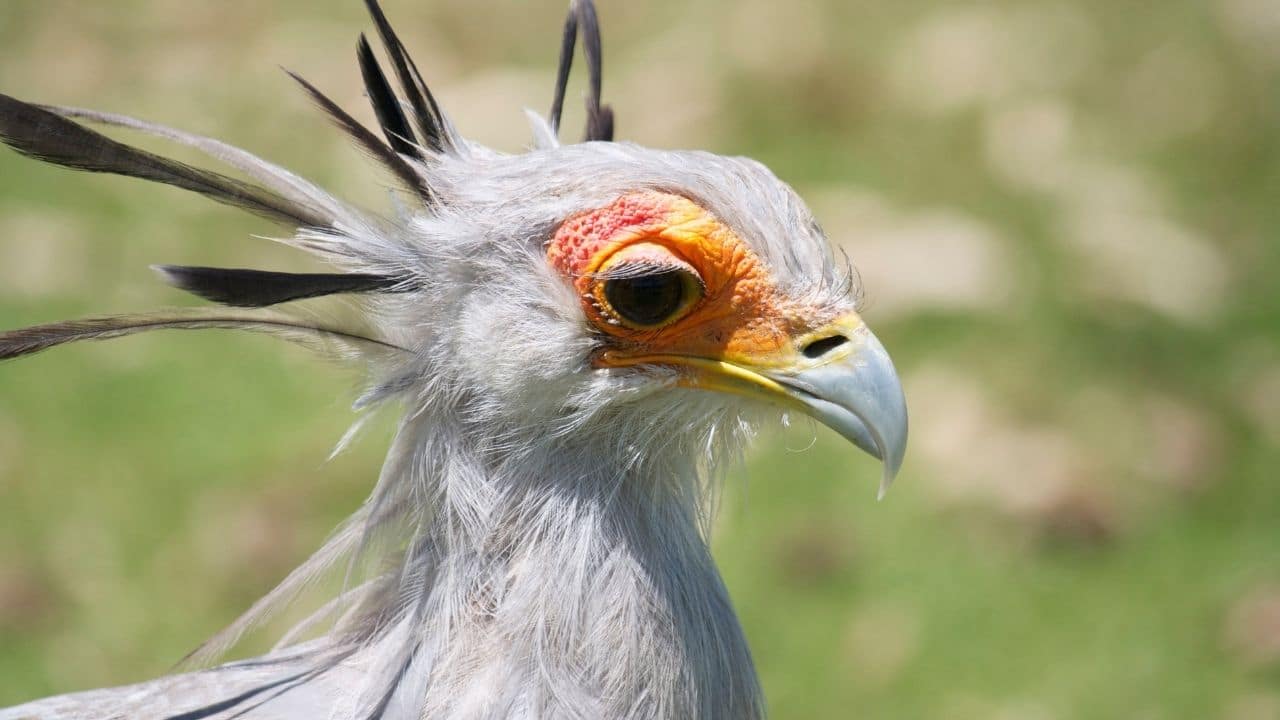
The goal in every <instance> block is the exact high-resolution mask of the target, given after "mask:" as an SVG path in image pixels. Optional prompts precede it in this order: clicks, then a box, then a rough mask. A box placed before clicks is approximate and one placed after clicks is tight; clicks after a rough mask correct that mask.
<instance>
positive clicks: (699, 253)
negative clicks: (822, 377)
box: [547, 191, 838, 368]
mask: <svg viewBox="0 0 1280 720" xmlns="http://www.w3.org/2000/svg"><path fill="white" fill-rule="evenodd" d="M547 260H548V262H549V263H550V264H551V266H552V267H554V268H555V269H556V270H558V271H559V272H560V273H562V274H563V275H565V276H566V277H568V278H569V279H570V280H571V281H572V282H573V284H574V287H575V288H576V289H577V291H578V293H579V296H580V298H581V299H582V307H583V310H584V312H585V313H586V315H587V318H588V320H589V321H590V322H591V323H592V325H594V326H595V327H596V328H597V329H598V330H600V331H601V332H603V333H605V334H607V335H609V336H610V337H611V338H613V339H614V340H615V342H614V343H613V344H612V347H610V348H609V349H608V350H606V351H605V352H604V353H603V354H602V355H601V357H599V358H598V359H597V363H598V364H600V365H604V366H620V365H632V364H637V363H639V362H647V361H650V360H652V361H659V360H660V358H664V357H683V358H704V359H708V360H713V361H725V362H728V363H733V364H741V365H745V366H748V367H758V368H776V367H794V366H795V365H796V364H797V362H803V358H802V356H801V354H800V352H799V350H798V349H797V348H798V347H803V345H804V343H805V342H807V341H808V339H809V338H807V337H806V336H807V335H809V334H810V333H811V332H812V331H813V330H815V329H819V328H823V327H824V326H828V325H829V324H830V323H831V321H833V320H834V319H835V318H836V315H837V314H838V313H836V312H833V311H832V309H830V308H820V307H809V306H801V305H800V304H799V303H797V302H796V301H794V300H792V299H791V298H789V297H787V296H786V295H785V294H784V293H783V292H782V291H781V290H779V288H778V287H777V285H776V283H775V282H774V281H773V278H772V277H771V276H770V274H769V272H768V269H767V268H766V267H765V265H764V263H763V262H762V261H761V260H760V257H759V256H758V255H756V254H755V252H754V251H752V250H751V248H750V247H748V246H747V244H746V243H745V242H743V241H742V239H741V238H740V237H738V235H737V234H736V233H734V232H733V230H731V229H730V228H728V227H727V226H725V225H724V224H723V223H722V222H720V220H719V219H717V218H716V217H715V216H713V215H712V214H711V213H709V212H707V211H706V210H705V209H703V208H702V207H700V206H699V205H697V204H696V203H694V202H693V201H691V200H689V199H688V198H685V197H681V196H678V195H671V194H667V193H660V192H656V191H644V192H636V193H628V194H626V195H623V196H622V197H620V198H619V199H618V200H616V201H614V202H613V203H612V204H610V205H608V206H606V207H603V208H599V209H597V210H592V211H589V212H586V213H582V214H580V215H576V216H574V217H572V218H570V219H568V220H566V221H565V222H564V223H563V224H562V225H561V226H560V228H559V229H558V230H557V231H556V234H555V236H554V237H553V238H552V241H551V243H550V245H549V246H548V249H547ZM633 262H642V263H644V264H645V265H647V266H653V265H657V266H659V267H667V268H671V269H682V270H685V271H692V273H693V274H694V275H696V276H697V277H698V278H699V279H700V280H701V282H702V286H703V293H702V296H701V298H699V299H697V300H696V301H695V302H692V303H690V304H689V305H688V306H687V307H686V308H682V309H681V310H680V311H678V312H676V313H675V314H674V316H673V317H672V318H671V319H669V320H667V321H665V322H664V323H661V324H659V325H658V326H656V327H650V328H635V327H631V326H629V324H628V323H626V322H625V321H623V320H622V319H621V318H620V317H619V316H618V315H617V314H616V313H615V312H613V311H612V308H611V307H610V306H609V303H608V300H607V299H606V297H605V293H604V285H605V279H604V278H603V277H601V275H600V273H602V272H603V271H606V270H609V269H610V268H615V267H618V266H619V265H625V264H628V263H633Z"/></svg>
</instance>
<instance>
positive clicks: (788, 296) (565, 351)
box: [386, 142, 907, 484]
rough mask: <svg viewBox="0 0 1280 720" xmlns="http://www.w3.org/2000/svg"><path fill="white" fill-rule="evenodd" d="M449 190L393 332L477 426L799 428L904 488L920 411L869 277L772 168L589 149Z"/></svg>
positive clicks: (613, 430)
mask: <svg viewBox="0 0 1280 720" xmlns="http://www.w3.org/2000/svg"><path fill="white" fill-rule="evenodd" d="M432 173H433V175H432V178H433V182H432V186H433V187H434V188H437V189H438V191H439V199H440V205H441V208H442V209H441V211H440V212H438V213H436V214H434V215H433V216H431V217H429V218H419V219H416V220H415V221H414V222H413V223H412V224H411V225H410V226H409V227H407V228H405V232H407V233H409V234H413V235H415V236H416V237H417V242H416V243H415V247H416V248H418V250H417V253H418V255H419V260H418V270H417V272H415V273H414V280H413V284H414V286H415V287H416V288H418V290H417V292H415V293H413V294H406V295H403V296H399V297H396V298H394V300H393V303H394V304H395V306H396V308H395V309H394V310H390V311H388V312H387V314H386V317H388V318H394V319H393V320H391V321H390V322H389V323H388V326H387V329H388V330H389V331H394V328H408V327H413V328H416V331H415V332H416V335H412V336H409V337H402V338H400V339H399V341H400V342H404V343H406V344H410V345H412V346H414V347H415V348H418V349H419V351H420V352H422V353H423V354H424V357H425V358H426V362H425V363H424V364H423V365H422V366H421V367H420V368H418V369H417V370H416V372H418V373H419V380H427V381H428V384H429V386H430V388H431V391H430V392H431V393H439V392H441V391H442V390H444V391H445V394H446V395H447V394H448V393H449V392H450V391H451V392H453V393H455V394H456V393H464V394H466V395H467V397H466V398H465V400H464V401H462V404H464V405H465V406H466V407H468V408H469V413H470V416H471V417H472V418H475V419H478V420H479V421H480V422H478V423H477V424H480V425H483V426H485V427H495V426H500V427H503V428H506V430H507V432H509V433H511V435H512V436H513V437H518V438H523V439H525V440H527V439H529V438H533V437H536V436H544V437H548V436H565V435H568V434H570V433H578V434H584V433H585V434H592V435H593V440H595V441H597V442H598V441H599V440H600V438H598V437H594V436H596V435H598V434H600V433H608V434H609V435H610V436H611V437H609V438H606V440H608V441H609V442H612V443H613V444H621V445H626V444H632V445H636V446H644V445H646V444H648V443H654V442H657V443H661V442H662V440H663V439H664V438H669V437H670V436H671V435H672V434H682V435H686V436H692V437H708V436H710V435H712V434H714V433H716V432H717V431H720V432H721V433H722V434H726V433H723V431H724V430H726V429H729V430H735V429H739V428H744V427H748V426H750V425H751V424H753V423H752V422H751V420H752V419H753V418H759V417H761V416H762V414H763V413H767V412H768V410H769V409H773V410H774V411H775V412H774V414H775V415H776V411H777V410H779V409H781V410H783V411H799V412H802V413H806V414H809V415H811V416H813V417H815V418H816V419H818V420H819V421H820V422H822V423H824V424H826V425H829V426H830V427H831V428H833V429H834V430H836V431H837V432H839V433H840V434H842V435H843V436H845V437H846V438H848V439H849V440H851V441H852V442H853V443H855V444H856V445H857V446H858V447H860V448H862V449H863V450H865V451H867V452H869V453H871V454H872V455H874V456H875V457H877V458H879V459H881V460H882V461H883V463H884V482H885V484H887V483H888V481H889V480H891V479H892V477H893V475H894V474H895V473H896V471H897V469H898V467H899V466H900V464H901V461H902V456H903V451H904V447H905V441H906V434H907V418H906V409H905V404H904V401H903V397H902V391H901V389H900V386H899V384H898V380H897V378H896V375H895V373H894V368H893V365H892V363H891V362H890V360H889V357H888V355H887V354H886V352H885V350H884V348H883V347H882V346H881V345H880V343H879V341H877V339H876V338H875V336H874V335H873V334H872V333H871V332H870V330H869V329H868V328H867V326H866V325H865V323H864V322H863V321H862V318H861V316H860V315H859V313H858V300H859V298H860V292H859V288H858V286H857V282H856V277H855V276H854V275H853V273H852V271H851V269H850V267H849V265H848V264H847V263H845V262H841V260H842V258H841V256H839V255H837V254H836V253H835V252H834V251H833V248H832V246H831V244H830V242H829V241H828V239H827V238H826V236H825V235H824V234H823V232H822V230H821V229H820V227H819V225H818V224H817V222H816V221H815V220H814V218H813V216H812V214H811V213H810V212H809V211H808V209H807V208H806V207H805V205H804V203H803V202H802V201H801V200H800V199H799V198H798V197H797V195H796V194H795V192H794V191H792V189H791V188H790V187H788V186H787V185H786V184H784V183H783V182H781V181H780V180H779V179H778V178H777V177H775V176H774V175H773V174H772V173H771V172H769V171H768V170H767V169H766V168H765V167H764V166H763V165H760V164H759V163H756V162H754V161H751V160H747V159H744V158H729V157H721V156H716V155H711V154H707V153H696V152H669V151H656V150H650V149H646V148H642V147H639V146H635V145H631V144H624V143H614V142H609V143H606V142H589V143H582V144H575V145H567V146H557V147H549V148H545V149H541V150H536V151H533V152H530V153H525V154H521V155H511V156H490V157H487V158H485V159H484V160H483V161H480V160H477V159H476V158H474V157H470V158H463V159H456V160H452V161H445V162H442V163H439V164H437V165H436V166H435V167H434V168H433V169H432ZM412 318H417V322H416V323H415V322H413V320H412ZM762 411H763V412H762ZM606 420H607V422H606ZM727 434H728V435H732V434H733V433H727Z"/></svg>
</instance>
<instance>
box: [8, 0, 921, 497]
mask: <svg viewBox="0 0 1280 720" xmlns="http://www.w3.org/2000/svg"><path fill="white" fill-rule="evenodd" d="M367 4H368V6H369V9H370V11H371V13H372V15H373V18H374V21H375V24H376V25H377V28H378V32H379V34H380V36H381V38H382V40H383V43H384V45H385V47H386V52H387V56H388V58H389V60H390V63H391V66H392V68H393V71H394V75H395V77H396V79H397V80H398V81H399V84H400V86H401V91H400V93H397V92H396V91H395V90H394V89H393V88H392V85H391V82H390V81H389V80H388V77H387V76H386V75H385V74H384V71H383V69H382V67H381V65H380V64H379V62H378V61H377V59H376V58H375V56H374V53H373V51H372V49H371V47H370V45H369V43H368V42H367V41H366V40H365V39H364V38H363V37H361V39H360V43H359V46H358V58H359V61H360V67H361V71H362V74H363V76H364V80H365V85H366V89H367V94H368V96H369V98H370V100H371V102H372V104H373V109H374V112H375V114H376V116H377V118H378V121H379V125H380V128H381V130H382V134H383V135H384V137H385V140H383V139H382V138H379V137H378V136H377V135H375V134H374V133H373V132H371V131H370V130H368V129H366V128H365V127H364V126H363V125H361V124H360V123H359V122H357V121H356V120H354V119H353V118H352V117H351V116H350V115H348V114H346V112H344V111H343V110H342V109H340V108H339V107H338V106H337V105H336V104H335V103H333V102H332V101H331V100H329V99H328V98H327V97H325V96H324V95H322V94H321V93H320V92H319V91H318V90H317V89H316V88H315V87H314V86H312V85H311V84H309V83H307V82H306V81H305V80H302V79H301V78H299V77H297V76H294V77H295V79H297V80H298V81H299V82H300V83H301V84H302V85H303V88H304V89H305V90H306V92H307V93H308V94H309V95H310V96H311V98H312V99H313V100H314V101H315V102H316V103H317V104H318V105H319V106H320V107H321V109H323V110H324V111H325V112H326V113H327V114H328V115H329V116H330V117H331V118H332V119H333V120H335V122H336V123H337V125H338V126H339V127H340V128H341V129H343V130H344V131H346V132H347V134H348V135H350V136H351V138H352V139H353V140H354V141H355V142H356V143H357V144H358V145H359V146H360V147H361V148H362V149H364V150H365V151H366V152H367V153H369V154H370V155H372V156H374V157H375V158H376V159H378V160H380V161H381V162H382V164H383V165H384V166H385V167H386V168H387V169H388V170H389V171H390V173H391V175H392V176H393V177H394V178H395V179H396V181H397V183H398V184H399V185H400V186H401V188H402V189H403V190H405V191H406V193H405V194H404V195H402V196H401V198H402V199H403V198H405V197H407V198H408V201H409V202H408V203H407V204H406V203H404V202H400V203H398V205H397V208H398V210H397V212H396V213H394V214H393V215H391V216H380V215H374V214H371V213H368V212H365V211H362V210H358V209H354V208H352V207H351V206H349V205H347V204H345V203H343V202H341V201H339V200H337V199H335V198H333V197H332V196H330V195H329V194H327V193H325V192H323V191H322V190H319V189H318V188H316V187H315V186H313V185H311V184H310V183H307V182H306V181H303V180H301V179H300V178H297V177H296V176H294V175H292V174H291V173H288V172H287V171H284V170H282V169H280V168H278V167H276V166H274V165H271V164H270V163H267V162H265V161H263V160H260V159H259V158H256V157H253V156H251V155H249V154H248V153H245V152H244V151H242V150H239V149H236V148H232V147H230V146H226V145H224V144H222V143H218V142H216V141H213V140H209V139H207V138H201V137H198V136H194V135H190V134H187V133H182V132H181V131H177V130H172V129H170V128H162V127H159V126H154V125H150V124H148V123H143V122H141V121H137V120H133V119H131V118H124V117H121V116H115V115H108V114H104V113H94V112H90V111H85V110H77V109H72V108H57V107H48V106H36V105H30V104H27V103H23V102H20V101H17V100H14V99H12V98H8V97H4V96H0V140H3V141H4V142H6V143H7V144H9V145H11V146H12V147H14V148H15V149H17V150H18V151H20V152H22V153H25V154H27V155H30V156H33V157H36V158H39V159H42V160H46V161H50V162H54V163H56V164H61V165H64V166H69V167H73V168H77V169H87V170H93V171H100V172H102V171H105V172H114V173H118V174H124V175H132V176H135V177H141V178H145V179H149V180H158V181H160V182H165V183H168V184H171V185H176V186H179V187H182V188H185V189H188V190H194V191H196V192H200V193H202V194H205V195H208V196H211V197H213V198H214V199H216V200H219V201H221V202H226V203H229V204H234V205H237V206H240V207H243V208H246V209H248V210H250V211H253V212H255V213H257V214H260V215H264V216H267V217H269V218H271V219H273V220H276V221H279V222H282V223H283V224H285V225H287V226H291V227H293V228H295V229H296V233H297V234H296V235H295V236H294V237H293V238H291V239H289V240H288V242H291V243H293V244H294V245H296V246H298V247H301V248H304V249H306V250H309V251H311V252H314V253H316V254H319V255H320V256H322V257H323V258H324V259H325V260H328V261H330V262H331V263H333V264H334V265H335V266H337V269H339V270H341V271H342V272H338V273H331V274H312V275H296V274H287V273H271V272H262V271H255V270H227V269H214V268H192V267H176V266H163V267H161V268H159V270H160V271H161V272H162V274H163V275H164V276H165V278H166V279H167V280H168V281H169V282H171V283H172V284H174V285H177V286H178V287H180V288H183V289H186V290H189V291H192V292H194V293H196V294H198V295H201V296H203V297H205V298H207V299H211V300H215V301H217V302H219V303H222V304H224V305H231V306H240V307H257V308H261V307H265V306H269V305H277V304H280V303H283V302H289V301H293V300H299V299H306V298H311V297H315V296H319V295H327V294H333V293H360V294H363V295H365V296H366V298H368V299H369V302H368V303H367V307H368V318H369V321H370V322H369V324H370V325H371V326H372V327H373V328H374V329H375V331H374V332H373V333H372V334H360V333H356V332H350V331H344V330H342V329H339V328H334V327H328V326H321V325H319V324H317V323H314V322H302V321H298V320H297V319H281V318H280V317H279V316H276V315H271V316H263V315H254V314H243V315H242V314H232V313H228V312H218V313H214V314H212V315H209V314H205V315H199V314H197V315H191V314H166V315H161V316H159V317H156V316H148V317H145V318H104V319H99V320H94V321H82V322H78V323H64V324H58V325H51V326H42V327H39V328H31V329H27V330H21V331H16V332H11V333H6V334H4V335H2V336H0V357H13V356H16V355H20V354H25V353H29V352H33V351H37V350H42V349H44V348H46V347H49V346H51V345H54V344H58V343H60V342H65V341H67V340H74V339H82V338H99V337H113V336H117V335H120V334H125V333H128V332H133V331H137V330H145V329H155V328H168V327H179V328H181V327H243V328H247V329H254V330H266V331H270V332H283V333H285V334H289V335H292V336H298V335H303V336H307V337H310V338H312V339H314V338H316V337H319V338H321V339H323V340H326V341H336V342H339V343H340V344H343V345H344V346H345V345H351V346H355V347H357V349H358V350H360V351H361V352H364V351H366V350H369V349H372V350H376V351H378V352H379V353H384V352H387V351H390V354H391V355H392V359H391V360H390V361H388V362H384V363H382V364H381V365H379V367H378V370H377V371H376V373H375V379H374V382H373V384H372V389H371V390H370V391H369V392H368V393H366V395H365V397H364V399H363V402H365V403H369V404H372V403H376V402H378V401H381V400H385V399H388V398H391V397H399V398H405V397H407V398H409V400H410V405H411V406H412V405H415V404H416V405H417V406H418V409H419V410H420V411H421V410H423V409H426V408H430V409H432V410H436V411H439V413H440V414H441V415H452V416H456V417H457V418H458V419H459V422H462V423H464V424H467V425H469V426H470V427H472V428H478V429H483V430H484V431H485V432H486V433H488V435H489V436H490V442H491V443H501V444H505V445H507V446H510V447H519V446H521V445H528V444H530V442H531V441H532V440H533V439H545V438H569V437H573V436H575V435H578V436H582V435H589V436H590V437H591V438H592V439H593V441H594V442H597V443H598V442H600V441H601V440H605V441H607V442H609V443H611V444H612V445H613V446H614V447H619V448H624V449H626V448H634V449H636V453H637V454H638V455H642V456H643V455H645V454H646V452H645V449H646V448H647V447H649V446H651V445H652V444H653V443H655V442H661V441H662V440H664V439H669V438H671V437H673V436H678V437H694V438H700V439H707V441H708V442H710V439H711V438H714V437H716V436H720V437H725V436H732V435H741V434H742V433H739V432H738V431H739V430H741V429H743V428H749V426H750V425H751V424H752V423H751V422H750V419H751V418H754V417H759V414H760V411H761V410H763V409H766V408H773V409H774V410H775V411H776V410H777V409H781V410H783V411H800V412H802V413H806V414H808V415H811V416H813V417H814V418H816V419H817V420H818V421H820V422H822V423H824V424H826V425H828V426H830V427H831V428H832V429H834V430H835V431H837V432H838V433H840V434H841V435H843V436H844V437H846V438H848V439H849V440H850V441H852V442H853V443H854V444H855V445H857V446H858V447H860V448H862V449H863V450H865V451H867V452H868V453H870V454H872V455H873V456H875V457H876V458H879V459H880V460H882V461H883V464H884V481H883V483H882V487H883V486H885V485H887V484H888V482H889V481H890V480H891V479H892V478H893V476H894V475H895V474H896V473H897V471H898V468H899V467H900V465H901V462H902V458H903V453H904V448H905V444H906V437H907V414H906V407H905V402H904V399H903V396H902V391H901V388H900V386H899V383H898V379H897V377H896V375H895V372H894V368H893V365H892V363H891V362H890V360H889V357H888V355H887V354H886V352H885V350H884V348H883V347H882V346H881V344H880V343H879V341H878V340H877V339H876V337H875V336H874V335H873V334H872V333H871V331H870V330H869V329H868V328H867V326H866V325H865V324H864V322H863V320H862V317H861V316H860V314H859V312H858V310H859V308H858V299H859V297H860V294H861V291H860V288H859V287H858V284H857V279H856V276H855V275H854V273H853V271H852V269H851V266H850V265H849V263H848V262H847V261H845V260H844V259H843V257H842V256H840V255H838V254H837V253H836V252H834V251H833V248H832V245H831V243H830V242H829V240H828V239H827V237H826V236H825V235H824V233H823V232H822V230H821V229H820V226H819V225H818V223H817V222H816V221H815V219H814V217H813V215H812V214H811V213H810V212H809V210H808V209H807V208H806V207H805V205H804V203H803V201H801V199H800V198H799V197H798V196H797V195H796V193H795V192H794V191H793V190H792V189H791V188H790V187H789V186H787V185H786V184H785V183H783V182H782V181H780V180H779V179H778V178H777V177H776V176H774V174H773V173H771V172H770V171H769V170H768V169H766V168H765V167H764V166H763V165H761V164H759V163H757V162H755V161H752V160H749V159H745V158H735V157H723V156H718V155H713V154H709V153H702V152H674V151H659V150H653V149H647V148H644V147H641V146H638V145H634V144H631V143H626V142H614V141H613V124H614V123H613V113H612V110H611V109H610V108H608V107H607V106H605V105H603V104H602V103H601V101H600V88H601V65H602V63H601V55H602V53H601V44H600V36H599V29H598V23H597V20H596V14H595V9H594V7H593V6H592V4H591V3H590V2H588V1H586V0H575V2H572V3H571V6H570V12H569V16H568V20H567V23H566V27H565V33H564V43H563V45H562V48H561V58H560V72H559V74H558V76H557V82H556V92H555V98H554V101H553V104H552V110H551V112H550V113H549V116H548V117H547V119H545V120H543V119H542V118H539V117H537V116H532V119H533V124H534V136H535V141H534V147H533V148H532V149H531V150H530V151H529V152H525V153H519V154H502V153H498V152H494V151H492V150H489V149H487V148H484V147H482V146H480V145H478V144H476V143H473V142H470V141H468V140H466V139H464V138H463V137H462V136H461V135H460V134H459V133H458V132H457V130H456V129H455V128H454V126H453V124H452V123H451V122H450V121H449V120H448V118H447V117H446V116H445V115H444V114H443V113H442V112H441V111H440V109H439V107H438V105H437V103H436V101H435V99H434V97H433V96H432V95H431V93H430V91H429V90H428V89H427V88H426V85H425V83H424V82H423V81H422V77H421V74H420V73H419V71H418V69H417V67H416V66H415V65H414V64H413V61H412V60H411V59H410V58H409V56H408V53H407V52H406V51H405V49H404V46H403V45H402V44H401V42H400V40H399V39H398V37H397V36H396V35H395V33H394V31H393V30H392V29H391V27H390V25H389V24H388V23H387V20H386V17H385V16H384V15H383V13H382V11H381V9H380V8H379V7H378V5H377V3H376V2H374V1H373V0H368V2H367ZM579 35H581V36H582V37H583V39H584V43H583V44H584V48H585V55H586V59H587V62H588V71H589V84H588V92H587V94H586V105H587V132H586V142H582V143H576V144H561V143H560V142H559V140H558V134H559V124H560V117H561V110H562V107H563V102H564V96H565V88H566V87H567V83H568V76H569V72H570V69H571V66H572V59H573V56H574V53H575V47H576V43H577V38H578V37H579ZM76 120H82V121H88V122H91V123H97V124H105V125H109V126H117V127H128V128H131V129H135V130H142V131H144V132H151V133H153V134H157V135H161V136H163V137H165V138H168V139H170V140H176V141H178V142H180V143H183V144H187V145H191V146H194V147H196V148H197V149H200V150H203V151H205V152H206V153H208V154H209V155H211V156H213V157H215V158H217V159H219V160H221V161H223V162H225V163H228V164H230V165H232V166H233V167H235V168H236V169H238V170H240V171H242V172H243V173H246V174H248V175H249V176H250V177H251V178H252V179H254V180H256V181H258V183H259V184H257V185H254V184H248V183H245V182H243V181H240V180H234V179H232V178H229V177H226V176H223V175H220V174H217V173H214V172H211V171H207V170H202V169H196V168H193V167H191V166H189V165H185V164H182V163H177V162H174V161H170V160H166V159H164V158H160V157H158V156H155V155H152V154H150V153H147V152H144V151H141V150H136V149H134V148H131V147H129V146H126V145H123V144H121V143H119V142H117V141H114V140H111V139H108V138H107V137H105V136H103V135H100V134H98V133H97V132H95V131H93V130H90V129H88V128H87V127H84V126H83V125H81V124H79V123H78V122H75V121H76ZM694 445H697V443H694Z"/></svg>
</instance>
